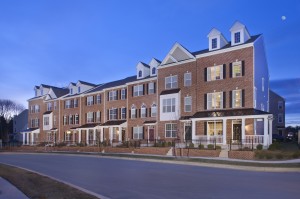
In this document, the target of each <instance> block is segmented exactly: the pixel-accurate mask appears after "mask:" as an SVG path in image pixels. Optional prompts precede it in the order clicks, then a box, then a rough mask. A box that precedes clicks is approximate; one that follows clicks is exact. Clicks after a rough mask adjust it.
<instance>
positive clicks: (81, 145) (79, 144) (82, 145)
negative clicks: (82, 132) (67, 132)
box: [77, 142, 85, 147]
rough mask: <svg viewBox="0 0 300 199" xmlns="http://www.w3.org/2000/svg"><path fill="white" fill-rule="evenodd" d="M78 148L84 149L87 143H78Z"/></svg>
mask: <svg viewBox="0 0 300 199" xmlns="http://www.w3.org/2000/svg"><path fill="white" fill-rule="evenodd" d="M77 146H79V147H84V146H85V143H82V142H80V143H77Z"/></svg>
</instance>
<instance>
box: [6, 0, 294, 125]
mask: <svg viewBox="0 0 300 199" xmlns="http://www.w3.org/2000/svg"><path fill="white" fill-rule="evenodd" d="M299 2H300V1H297V0H294V1H291V0H285V1H276V0H275V1H267V0H266V1H263V0H251V1H240V0H239V1H237V0H226V1H215V0H210V1H200V0H195V1H188V0H180V1H176V0H172V1H171V0H164V1H161V0H148V1H147V0H138V1H134V0H127V1H124V0H119V1H114V0H107V1H104V0H94V1H93V0H63V1H62V0H35V1H34V0H27V1H24V0H22V1H21V0H6V1H5V0H3V1H0V98H8V99H12V100H15V101H18V102H20V103H22V104H24V105H26V106H27V102H26V100H27V99H28V98H31V97H32V96H33V95H34V92H33V87H34V86H35V85H40V84H41V83H44V84H50V85H54V86H66V85H68V83H69V82H71V81H72V82H76V81H77V80H83V81H88V82H91V83H102V82H107V81H111V80H115V79H118V78H123V77H126V76H129V75H133V74H135V66H136V64H137V63H138V62H139V61H144V62H146V63H148V62H149V61H150V59H151V58H152V57H155V58H158V59H160V60H162V59H163V58H164V57H165V56H166V54H167V53H168V51H169V50H170V48H171V47H172V45H173V44H174V43H175V42H179V43H181V44H182V45H183V46H185V47H186V48H187V49H189V50H190V51H197V50H201V49H205V48H207V46H208V41H207V37H206V36H207V34H208V33H209V31H210V30H211V29H212V28H213V27H215V28H217V29H219V30H220V31H221V32H222V33H223V34H224V36H225V37H226V38H227V39H228V40H229V39H230V37H229V29H230V27H231V26H232V25H233V23H234V22H235V21H236V20H239V21H241V22H242V23H244V24H245V25H246V26H247V28H248V30H249V32H250V34H251V35H255V34H260V33H262V34H263V35H264V38H265V44H266V51H267V58H268V64H269V71H270V80H271V82H270V85H271V88H272V89H273V90H274V91H275V92H277V93H279V94H280V95H282V96H283V97H285V99H286V106H287V123H288V124H289V123H291V124H299V125H300V69H299V67H300V64H299V61H298V59H297V58H299V56H300V51H299V50H298V48H299V46H300V39H299V35H300V3H299ZM282 16H286V20H282Z"/></svg>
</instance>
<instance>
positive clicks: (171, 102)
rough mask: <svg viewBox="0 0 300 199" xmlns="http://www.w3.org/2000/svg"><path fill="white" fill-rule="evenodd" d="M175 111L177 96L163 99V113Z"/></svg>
mask: <svg viewBox="0 0 300 199" xmlns="http://www.w3.org/2000/svg"><path fill="white" fill-rule="evenodd" d="M174 112H175V98H169V99H163V113H174Z"/></svg>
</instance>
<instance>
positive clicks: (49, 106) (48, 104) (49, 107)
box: [47, 102, 52, 111]
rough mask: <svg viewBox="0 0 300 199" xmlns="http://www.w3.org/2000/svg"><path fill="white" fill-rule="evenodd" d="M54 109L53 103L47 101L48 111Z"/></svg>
mask: <svg viewBox="0 0 300 199" xmlns="http://www.w3.org/2000/svg"><path fill="white" fill-rule="evenodd" d="M51 110H52V103H51V102H49V103H47V111H51Z"/></svg>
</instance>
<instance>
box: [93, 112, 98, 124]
mask: <svg viewBox="0 0 300 199" xmlns="http://www.w3.org/2000/svg"><path fill="white" fill-rule="evenodd" d="M96 114H97V113H96V112H93V121H94V122H96V116H97V115H96Z"/></svg>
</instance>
